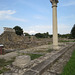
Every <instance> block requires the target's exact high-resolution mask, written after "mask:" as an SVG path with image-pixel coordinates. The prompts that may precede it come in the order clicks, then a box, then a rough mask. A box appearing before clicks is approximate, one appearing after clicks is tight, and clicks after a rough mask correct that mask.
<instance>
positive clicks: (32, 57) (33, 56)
mask: <svg viewBox="0 0 75 75" xmlns="http://www.w3.org/2000/svg"><path fill="white" fill-rule="evenodd" d="M27 55H29V56H30V57H31V60H34V59H36V58H39V57H40V56H42V55H41V54H27Z"/></svg>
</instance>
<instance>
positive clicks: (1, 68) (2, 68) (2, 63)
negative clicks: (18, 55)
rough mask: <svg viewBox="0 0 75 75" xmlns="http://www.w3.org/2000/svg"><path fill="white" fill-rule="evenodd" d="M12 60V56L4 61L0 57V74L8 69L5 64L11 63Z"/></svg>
mask: <svg viewBox="0 0 75 75" xmlns="http://www.w3.org/2000/svg"><path fill="white" fill-rule="evenodd" d="M13 61H14V58H12V59H11V60H10V61H6V60H5V59H0V74H1V73H3V72H6V71H9V70H10V69H9V68H7V67H6V66H7V65H11V64H12V62H13Z"/></svg>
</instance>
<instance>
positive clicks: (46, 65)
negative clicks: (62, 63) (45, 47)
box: [23, 43, 75, 75]
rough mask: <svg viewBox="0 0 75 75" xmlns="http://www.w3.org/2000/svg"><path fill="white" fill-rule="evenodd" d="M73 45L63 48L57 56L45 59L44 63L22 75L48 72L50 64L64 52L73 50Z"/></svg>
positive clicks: (37, 74)
mask: <svg viewBox="0 0 75 75" xmlns="http://www.w3.org/2000/svg"><path fill="white" fill-rule="evenodd" d="M74 48H75V44H74V43H72V44H70V45H68V46H66V47H65V48H63V49H61V51H59V52H58V53H57V54H55V55H53V56H51V57H50V58H48V59H46V60H45V61H43V62H41V63H39V64H38V65H36V66H34V67H32V68H31V69H30V70H28V71H26V72H25V73H24V74H23V75H41V74H42V73H43V72H45V71H46V70H48V69H49V68H50V66H52V64H53V63H54V62H55V61H57V60H58V59H59V58H60V57H61V56H62V55H63V54H64V53H65V52H66V51H68V50H69V49H70V50H71V49H74Z"/></svg>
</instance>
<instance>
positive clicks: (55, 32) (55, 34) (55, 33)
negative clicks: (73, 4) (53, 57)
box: [50, 0, 58, 49]
mask: <svg viewBox="0 0 75 75" xmlns="http://www.w3.org/2000/svg"><path fill="white" fill-rule="evenodd" d="M50 2H51V3H52V10H53V49H58V29H57V3H58V0H50Z"/></svg>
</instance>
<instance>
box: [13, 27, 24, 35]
mask: <svg viewBox="0 0 75 75" xmlns="http://www.w3.org/2000/svg"><path fill="white" fill-rule="evenodd" d="M13 29H15V32H16V34H17V35H20V36H21V35H22V34H23V29H22V28H21V27H19V26H15V27H14V28H13Z"/></svg>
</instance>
